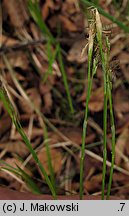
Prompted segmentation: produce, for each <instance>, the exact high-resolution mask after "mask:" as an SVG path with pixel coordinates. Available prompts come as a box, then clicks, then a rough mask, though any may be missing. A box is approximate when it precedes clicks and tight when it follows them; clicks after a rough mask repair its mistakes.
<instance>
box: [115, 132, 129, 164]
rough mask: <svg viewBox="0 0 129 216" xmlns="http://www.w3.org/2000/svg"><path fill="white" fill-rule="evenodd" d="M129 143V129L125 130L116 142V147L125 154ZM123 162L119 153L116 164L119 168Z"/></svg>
mask: <svg viewBox="0 0 129 216" xmlns="http://www.w3.org/2000/svg"><path fill="white" fill-rule="evenodd" d="M128 141H129V130H128V128H125V129H124V130H123V132H122V133H121V134H120V135H119V137H118V138H117V142H116V147H117V148H118V149H119V151H120V152H121V153H124V152H125V147H126V145H127V144H128ZM121 160H122V159H121V156H120V155H119V154H118V153H116V156H115V164H116V165H118V166H119V165H120V164H121Z"/></svg>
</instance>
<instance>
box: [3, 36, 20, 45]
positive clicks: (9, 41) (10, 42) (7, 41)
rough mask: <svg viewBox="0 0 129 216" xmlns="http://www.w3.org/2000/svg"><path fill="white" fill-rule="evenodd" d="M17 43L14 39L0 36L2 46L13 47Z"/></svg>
mask: <svg viewBox="0 0 129 216" xmlns="http://www.w3.org/2000/svg"><path fill="white" fill-rule="evenodd" d="M18 42H19V41H18V40H16V39H14V38H11V37H7V36H6V35H0V43H1V44H2V45H4V46H5V45H6V46H13V45H16V44H17V43H18Z"/></svg>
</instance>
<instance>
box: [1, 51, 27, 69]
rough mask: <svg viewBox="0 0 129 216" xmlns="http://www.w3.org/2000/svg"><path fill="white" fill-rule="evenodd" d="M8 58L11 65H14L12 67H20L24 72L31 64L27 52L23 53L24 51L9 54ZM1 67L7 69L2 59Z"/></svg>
mask: <svg viewBox="0 0 129 216" xmlns="http://www.w3.org/2000/svg"><path fill="white" fill-rule="evenodd" d="M7 58H8V60H9V62H10V64H11V65H12V67H19V68H21V69H23V70H27V69H28V64H29V62H28V58H27V55H26V53H25V52H22V51H15V52H11V53H9V54H7ZM0 67H1V68H2V69H5V68H6V65H5V63H4V61H3V59H2V58H0Z"/></svg>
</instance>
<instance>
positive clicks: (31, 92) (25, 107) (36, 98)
mask: <svg viewBox="0 0 129 216" xmlns="http://www.w3.org/2000/svg"><path fill="white" fill-rule="evenodd" d="M26 93H27V95H28V96H29V98H30V100H31V101H32V102H33V103H34V105H35V107H36V108H37V109H39V110H40V108H41V97H40V94H39V93H38V91H37V89H36V88H31V89H27V90H26ZM18 104H19V106H20V108H21V110H22V111H23V112H25V113H28V114H32V113H33V112H34V110H33V109H32V108H31V106H30V105H29V104H28V102H27V101H26V100H25V99H24V98H22V99H21V100H19V101H18Z"/></svg>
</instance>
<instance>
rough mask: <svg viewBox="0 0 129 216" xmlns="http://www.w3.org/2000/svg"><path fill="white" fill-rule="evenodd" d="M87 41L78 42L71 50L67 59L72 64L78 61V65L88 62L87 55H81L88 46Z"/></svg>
mask: <svg viewBox="0 0 129 216" xmlns="http://www.w3.org/2000/svg"><path fill="white" fill-rule="evenodd" d="M86 43H87V41H86V39H85V40H78V41H76V42H75V43H74V44H73V46H72V47H71V49H70V50H69V52H68V55H67V59H68V61H70V62H73V61H76V62H77V63H83V62H85V61H86V60H87V55H83V56H82V55H81V54H82V50H83V48H84V47H85V46H86Z"/></svg>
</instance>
